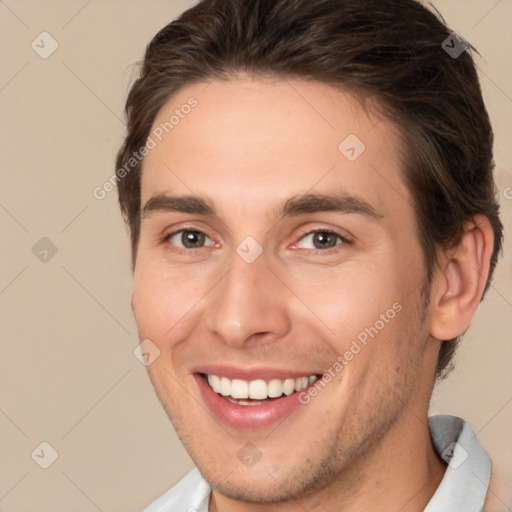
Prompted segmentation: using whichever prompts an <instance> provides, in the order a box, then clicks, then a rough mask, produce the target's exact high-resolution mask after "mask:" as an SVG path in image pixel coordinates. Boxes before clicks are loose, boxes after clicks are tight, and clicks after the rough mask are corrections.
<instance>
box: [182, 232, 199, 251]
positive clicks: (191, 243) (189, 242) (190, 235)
mask: <svg viewBox="0 0 512 512" xmlns="http://www.w3.org/2000/svg"><path fill="white" fill-rule="evenodd" d="M181 241H182V243H183V246H184V247H187V248H189V249H194V248H196V247H197V246H199V247H200V246H201V244H203V243H204V233H199V232H198V231H184V232H183V235H181Z"/></svg>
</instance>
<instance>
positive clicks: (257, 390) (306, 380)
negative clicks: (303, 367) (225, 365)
mask: <svg viewBox="0 0 512 512" xmlns="http://www.w3.org/2000/svg"><path fill="white" fill-rule="evenodd" d="M203 377H204V378H205V380H206V382H207V383H208V385H209V386H210V388H211V389H212V390H213V391H215V393H217V394H219V395H221V396H223V397H225V398H226V399H227V400H228V401H230V402H232V403H236V404H238V405H244V406H245V405H261V404H263V403H265V401H266V400H268V399H269V398H279V397H281V396H283V395H285V396H290V395H292V394H293V393H297V392H298V391H302V390H303V389H305V388H307V387H308V386H310V385H311V384H313V383H314V382H315V381H316V380H317V379H318V376H317V375H309V376H304V377H298V378H288V379H271V380H268V381H265V380H263V379H256V380H251V381H247V380H242V379H229V378H228V377H221V376H218V375H210V374H205V375H204V376H203Z"/></svg>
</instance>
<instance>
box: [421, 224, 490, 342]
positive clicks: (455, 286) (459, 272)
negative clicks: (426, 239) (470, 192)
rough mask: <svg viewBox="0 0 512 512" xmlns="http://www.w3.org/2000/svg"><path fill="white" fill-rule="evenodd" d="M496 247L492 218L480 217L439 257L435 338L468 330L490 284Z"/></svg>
mask: <svg viewBox="0 0 512 512" xmlns="http://www.w3.org/2000/svg"><path fill="white" fill-rule="evenodd" d="M493 247H494V234H493V230H492V227H491V224H490V222H489V219H488V218H487V217H485V216H484V215H477V216H475V217H474V218H473V219H472V220H471V221H470V222H467V223H466V224H465V225H464V234H463V235H462V239H461V241H460V243H459V244H458V245H457V246H456V247H453V248H451V249H449V250H447V251H444V252H443V253H442V254H441V255H440V258H439V259H440V265H439V268H438V269H437V271H436V273H435V277H434V279H433V281H434V282H433V286H432V295H431V304H430V307H431V317H430V335H431V336H432V337H433V338H435V339H438V340H449V339H452V338H455V337H457V336H459V335H461V334H462V333H464V332H465V331H466V329H467V328H468V327H469V325H470V323H471V319H472V318H473V315H474V314H475V311H476V308H477V307H478V304H479V303H480V300H481V298H482V294H483V292H484V289H485V284H486V283H487V278H488V276H489V264H490V260H491V255H492V251H493Z"/></svg>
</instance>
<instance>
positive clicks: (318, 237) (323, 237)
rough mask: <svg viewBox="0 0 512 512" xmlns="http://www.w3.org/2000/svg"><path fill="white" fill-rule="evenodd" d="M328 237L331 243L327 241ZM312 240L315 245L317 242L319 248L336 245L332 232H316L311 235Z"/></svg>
mask: <svg viewBox="0 0 512 512" xmlns="http://www.w3.org/2000/svg"><path fill="white" fill-rule="evenodd" d="M329 239H330V241H331V242H332V243H329ZM313 241H314V242H315V245H316V243H317V242H318V243H319V245H320V248H323V249H325V248H326V247H334V246H335V245H336V237H335V236H334V235H333V234H332V233H327V232H325V231H324V232H320V233H316V234H315V235H314V237H313ZM326 242H327V243H326Z"/></svg>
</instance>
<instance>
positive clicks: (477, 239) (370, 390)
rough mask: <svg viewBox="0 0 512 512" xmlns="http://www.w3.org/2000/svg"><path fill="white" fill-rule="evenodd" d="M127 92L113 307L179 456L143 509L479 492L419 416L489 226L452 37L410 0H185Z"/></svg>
mask: <svg viewBox="0 0 512 512" xmlns="http://www.w3.org/2000/svg"><path fill="white" fill-rule="evenodd" d="M126 112H127V118H128V134H127V137H126V140H125V142H124V144H123V146H122V148H121V149H120V151H119V154H118V158H117V169H118V178H119V197H120V204H121V208H122V211H123V214H124V216H125V219H126V221H127V222H128V224H129V227H130V230H131V239H132V250H133V264H134V289H133V297H132V306H133V311H134V315H135V319H136V322H137V326H138V330H139V337H140V339H141V340H143V341H142V343H145V344H146V346H148V345H147V344H149V346H151V347H152V348H153V349H154V350H158V351H159V354H160V356H159V357H158V358H157V359H156V360H155V361H154V362H152V363H151V364H149V365H148V372H149V376H150V378H151V381H152V383H153V385H154V387H155V390H156V392H157V394H158V397H159V399H160V401H161V403H162V405H163V407H164V408H165V410H166V412H167V413H168V415H169V417H170V419H171V420H172V422H173V424H174V427H175V429H176V431H177V433H178V435H179V436H180V438H181V440H182V442H183V444H184V446H185V447H186V449H187V450H188V452H189V454H190V456H191V457H192V459H193V460H194V462H195V464H196V466H197V469H195V470H193V471H192V472H191V473H190V474H188V475H187V476H186V477H185V478H184V479H183V480H182V481H181V482H180V483H179V484H178V485H177V486H176V487H174V488H173V489H171V490H170V491H169V492H168V493H166V494H165V495H164V496H162V497H161V498H160V499H159V500H157V501H156V502H154V503H153V504H152V505H151V506H150V507H149V508H148V509H147V511H148V512H157V511H158V512H163V511H185V510H189V511H194V510H197V511H201V512H203V511H218V512H227V511H276V512H280V511H296V510H306V511H311V512H313V511H318V510H322V511H329V512H330V511H343V512H353V511H361V510H364V511H370V510H379V511H382V510H385V511H399V510H400V511H402V512H412V511H420V510H426V511H428V512H433V511H436V512H440V511H443V512H444V511H446V512H448V511H450V512H451V511H464V512H473V511H474V512H477V511H480V510H483V509H484V502H485V500H486V494H487V488H488V484H489V479H490V472H491V466H490V460H489V457H488V455H487V454H486V453H485V451H484V450H483V448H482V447H481V446H480V444H479V443H478V441H477V439H476V438H475V436H474V434H473V432H472V430H471V428H470V426H469V425H468V424H467V423H465V422H464V421H463V420H461V419H459V418H455V417H451V416H437V417H433V418H430V419H429V418H428V415H427V413H428V405H429V400H430V396H431V393H432V389H433V386H434V383H435V380H436V378H442V377H443V376H444V375H446V373H447V372H448V371H449V369H450V367H451V366H450V365H451V361H452V357H453V354H454V351H455V348H456V345H457V341H458V338H459V336H460V335H462V334H463V333H464V331H465V330H466V329H467V328H468V326H469V324H470V321H471V319H472V317H473V315H474V313H475V311H476V309H477V306H478V304H479V302H480V300H481V298H482V296H483V294H484V292H485V290H486V287H488V286H489V282H490V278H491V275H492V272H493V269H494V267H495V264H496V259H497V256H498V253H499V250H500V247H501V237H502V226H501V223H500V220H499V217H498V206H497V203H496V200H495V197H494V189H493V177H492V169H493V163H492V131H491V127H490V124H489V120H488V116H487V113H486V110H485V107H484V104H483V101H482V96H481V91H480V87H479V82H478V78H477V75H476V72H475V68H474V65H473V62H472V58H471V56H470V53H469V48H468V47H467V44H466V43H465V41H463V40H461V39H460V38H458V37H457V36H456V34H451V32H450V30H449V29H447V28H446V27H445V26H444V25H443V24H442V23H441V22H440V21H439V20H438V19H437V18H436V16H435V15H434V14H432V13H431V12H429V11H428V10H427V9H425V8H424V7H422V6H421V5H420V4H419V3H417V2H415V1H413V0H389V1H386V2H382V1H380V0H314V1H312V0H254V1H251V2H246V1H244V0H203V1H202V2H200V3H198V4H197V5H196V6H194V7H193V8H191V9H189V10H188V11H186V12H185V13H183V14H182V16H181V17H180V18H179V19H178V20H175V21H174V22H172V23H170V24H169V25H167V26H166V27H165V28H164V29H162V30H161V31H160V32H159V33H158V34H157V35H156V37H155V38H154V39H153V41H152V42H151V43H150V45H149V46H148V48H147V51H146V55H145V59H144V63H143V65H142V69H141V75H140V77H139V79H138V80H137V81H136V82H135V83H134V85H133V87H132V89H131V91H130V94H129V97H128V101H127V105H126Z"/></svg>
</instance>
